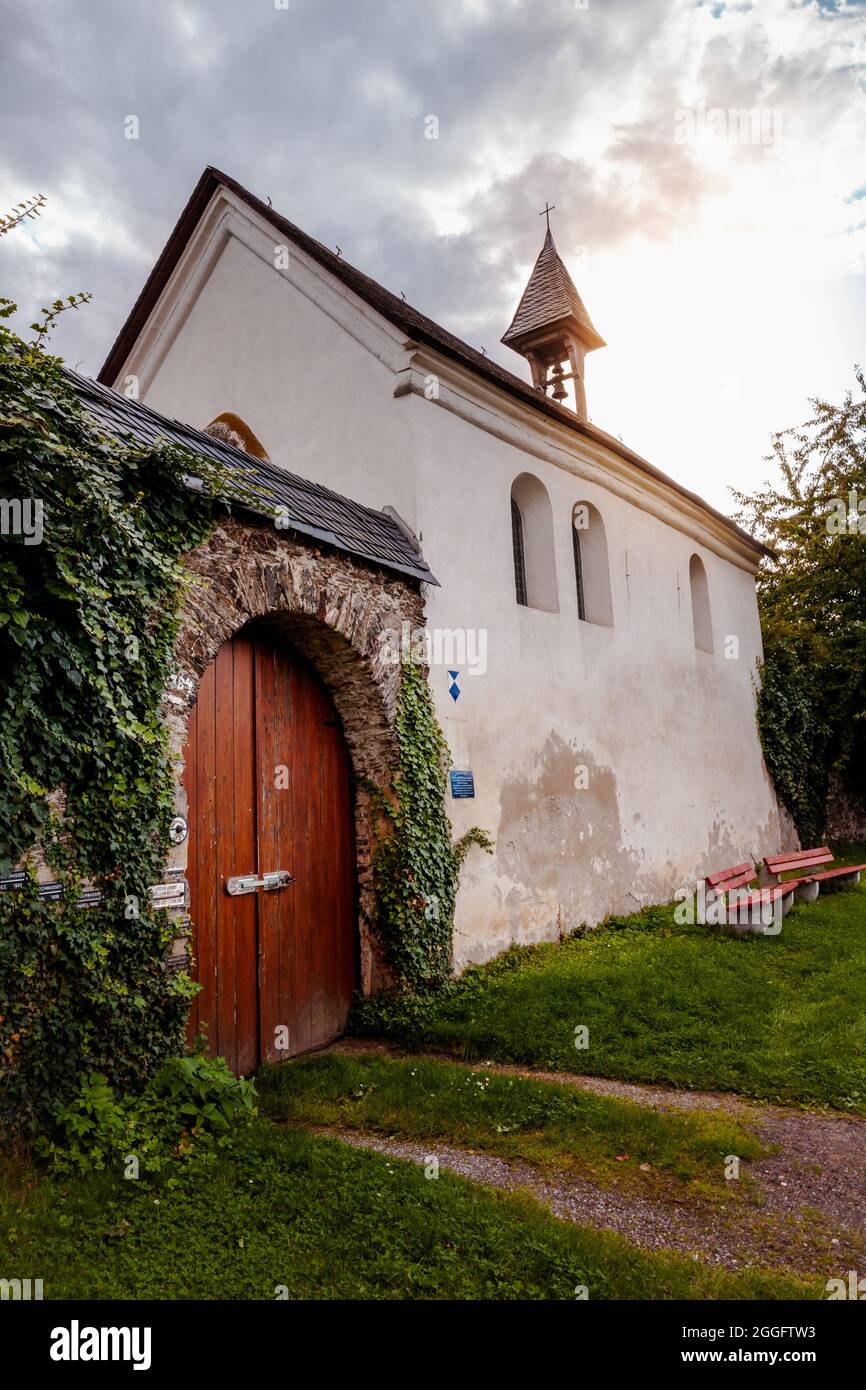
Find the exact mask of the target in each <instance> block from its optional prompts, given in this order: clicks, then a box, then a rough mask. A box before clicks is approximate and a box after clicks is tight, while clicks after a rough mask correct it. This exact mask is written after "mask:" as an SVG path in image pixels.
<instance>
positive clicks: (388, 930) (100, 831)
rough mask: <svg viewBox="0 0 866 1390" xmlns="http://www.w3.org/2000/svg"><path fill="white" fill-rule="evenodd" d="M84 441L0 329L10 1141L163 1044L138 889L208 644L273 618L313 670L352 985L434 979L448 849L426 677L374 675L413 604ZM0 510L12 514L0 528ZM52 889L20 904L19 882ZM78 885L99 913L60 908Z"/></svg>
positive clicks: (406, 593)
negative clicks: (331, 770)
mask: <svg viewBox="0 0 866 1390" xmlns="http://www.w3.org/2000/svg"><path fill="white" fill-rule="evenodd" d="M189 472H190V459H189V456H188V455H187V454H186V453H185V452H183V451H181V450H178V449H174V448H169V447H165V448H162V447H160V448H138V447H133V446H132V445H131V444H129V443H119V442H118V441H117V440H107V439H106V438H104V437H103V436H102V435H100V433H99V431H98V429H97V427H96V426H95V424H94V423H93V421H92V420H91V419H90V417H89V416H88V415H86V413H85V412H84V411H83V410H82V408H81V406H80V404H79V402H78V399H77V397H76V395H75V392H74V391H73V389H72V388H71V386H70V384H69V382H68V380H67V379H66V378H65V377H64V375H63V372H62V370H61V366H60V363H59V362H58V361H57V360H56V359H52V358H50V357H48V356H46V355H44V354H43V353H42V352H40V351H39V350H37V349H36V348H34V347H33V346H32V345H27V344H25V343H23V342H21V341H20V340H19V339H18V338H16V337H15V336H14V335H13V334H12V333H10V332H9V331H8V330H7V329H6V328H5V327H4V326H3V325H2V324H0V498H3V499H6V500H7V501H11V500H13V499H17V500H18V501H19V502H22V503H23V502H24V501H29V503H30V504H31V511H30V513H28V515H30V514H33V507H34V506H35V504H36V503H38V507H39V516H40V518H41V534H40V537H39V542H38V543H35V542H34V541H33V537H32V536H28V535H27V534H25V533H24V531H23V530H20V531H16V530H15V529H14V527H13V528H12V529H9V528H8V527H5V526H4V534H3V535H2V549H0V586H2V597H0V756H2V759H3V763H4V766H5V768H6V770H7V777H6V781H5V783H4V784H3V786H2V788H0V877H3V876H5V875H8V874H9V873H10V872H11V871H12V870H13V869H14V868H15V867H16V866H19V865H21V864H25V865H26V867H27V873H26V880H25V882H24V883H23V884H22V885H21V886H19V887H16V888H15V889H14V890H4V891H2V892H0V1123H2V1124H4V1125H7V1126H8V1127H9V1130H10V1132H11V1129H12V1127H13V1125H14V1128H15V1129H16V1130H19V1131H20V1130H21V1129H23V1130H25V1131H27V1130H29V1131H33V1130H35V1129H37V1128H39V1127H41V1126H43V1125H45V1124H46V1123H48V1122H49V1121H50V1120H51V1117H52V1116H53V1115H54V1114H55V1113H56V1111H57V1108H58V1107H59V1106H61V1105H63V1104H64V1103H65V1102H66V1101H68V1100H69V1098H70V1097H71V1096H72V1095H73V1094H74V1093H75V1091H76V1090H77V1088H78V1084H79V1079H80V1077H81V1076H82V1075H83V1074H85V1073H91V1072H94V1071H95V1072H99V1073H101V1074H102V1075H104V1076H106V1077H107V1078H108V1080H109V1081H110V1082H111V1083H112V1084H113V1085H114V1086H115V1087H117V1088H118V1089H119V1090H132V1089H136V1088H137V1087H139V1086H140V1085H141V1084H142V1083H143V1082H144V1081H145V1080H146V1079H147V1077H149V1076H150V1075H152V1074H153V1073H154V1071H155V1070H156V1069H157V1067H158V1066H159V1065H160V1063H161V1062H162V1061H163V1060H164V1059H165V1058H166V1057H167V1056H170V1055H172V1054H175V1053H177V1052H179V1051H180V1050H181V1048H182V1046H183V1041H184V1033H185V1025H186V1017H187V1010H188V1003H189V999H190V997H191V993H192V991H193V990H194V985H193V984H192V983H191V981H190V979H189V978H188V976H187V975H186V974H185V973H184V972H183V971H176V970H172V969H170V968H169V965H168V961H167V954H168V951H169V948H170V946H171V943H172V940H173V938H174V936H175V928H174V925H173V924H172V923H171V922H170V921H169V920H168V915H167V914H166V913H165V912H160V911H157V910H155V909H154V908H153V907H152V905H151V902H150V896H149V889H150V886H151V885H152V884H154V883H158V882H159V881H160V879H161V878H162V876H163V870H164V868H165V866H166V864H167V863H172V864H173V865H174V866H175V867H177V868H179V869H182V868H183V865H184V862H185V852H186V848H185V846H177V845H175V846H170V845H169V841H168V826H169V822H170V820H171V817H172V816H173V815H174V814H175V813H176V812H177V811H178V810H182V809H183V806H182V804H181V803H180V802H179V797H182V765H181V763H180V758H179V755H180V751H181V749H182V747H183V742H184V735H185V728H186V715H187V713H188V709H189V705H190V703H191V702H192V700H194V698H195V690H196V687H197V683H198V680H199V678H200V676H201V674H202V672H203V670H204V669H205V667H206V666H207V664H208V663H209V661H210V660H212V659H213V657H214V656H215V654H216V652H217V650H218V649H219V646H220V645H221V643H222V642H223V641H225V640H226V639H227V638H228V637H230V636H232V635H233V634H234V632H236V631H238V630H240V628H242V627H243V626H244V625H245V624H246V623H248V622H250V621H261V620H265V621H268V622H271V623H273V624H275V625H276V626H277V627H278V628H279V630H281V631H282V632H283V633H284V635H285V637H286V640H288V641H290V642H292V643H293V644H294V645H296V646H297V647H298V648H299V649H300V650H301V651H302V652H303V653H304V654H305V655H306V656H307V657H308V658H309V659H310V660H311V661H312V662H313V664H314V665H315V666H316V667H317V669H318V670H319V672H320V674H321V675H322V677H323V679H324V680H325V682H326V684H327V685H328V686H329V688H330V690H331V692H332V695H333V697H334V701H335V704H336V706H337V709H338V711H339V713H340V715H341V718H342V720H343V724H344V731H345V734H346V738H347V742H348V744H349V749H350V754H351V756H352V763H353V768H354V772H355V778H356V803H357V804H356V828H357V850H358V870H359V886H360V890H361V903H360V908H361V923H360V925H361V940H362V950H363V952H364V953H365V955H366V968H365V972H364V978H363V983H364V987H365V989H366V990H370V989H375V988H377V987H379V986H381V985H382V984H385V983H389V984H394V983H396V984H397V985H399V986H400V987H401V988H402V989H404V990H407V989H408V990H410V991H414V990H423V989H425V988H427V987H429V986H435V985H436V984H438V983H441V981H442V980H444V979H445V978H446V977H447V975H448V974H449V973H450V968H451V933H452V925H453V912H454V898H455V893H456V887H457V877H458V874H459V868H460V864H461V862H462V859H463V856H464V855H465V853H466V850H467V848H468V846H469V845H470V844H471V843H473V842H474V843H480V844H486V838H485V837H484V836H483V835H482V834H481V832H479V831H474V830H473V831H470V832H469V834H468V835H467V836H464V838H463V840H462V841H460V842H459V843H458V844H457V845H454V844H452V841H451V825H450V821H449V819H448V816H447V812H446V805H445V786H446V768H447V749H446V746H445V743H444V740H443V737H442V734H441V732H440V730H439V728H438V725H437V723H436V719H435V714H434V712H433V706H432V700H431V696H430V690H429V686H428V683H427V679H426V672H425V671H424V670H423V668H421V667H418V666H413V665H409V666H405V667H402V666H400V665H399V664H395V662H394V661H393V659H392V658H390V657H389V656H388V652H389V651H390V652H393V650H394V648H395V646H398V645H399V633H400V631H401V629H402V625H403V624H404V623H406V622H408V623H410V624H411V626H412V627H413V628H415V627H417V626H418V625H419V624H420V623H422V622H423V611H424V604H423V596H422V594H421V593H420V590H419V587H418V585H417V584H416V583H414V581H412V582H409V583H407V582H403V581H400V580H398V579H396V578H394V576H388V575H386V574H384V573H383V572H381V571H378V570H376V569H375V567H368V566H365V565H363V564H357V563H356V562H354V561H352V560H351V559H350V558H349V557H347V556H344V555H335V554H334V553H331V552H328V551H327V548H324V549H323V548H321V547H317V546H315V545H308V544H304V543H303V542H301V541H299V540H297V539H295V538H292V537H291V536H288V535H286V534H285V533H278V532H277V531H276V530H275V528H274V527H273V526H271V525H269V524H267V522H263V523H262V524H260V525H256V524H254V523H252V522H249V521H243V522H242V521H240V520H238V519H237V518H236V517H234V516H231V515H229V514H228V507H227V506H226V505H225V504H224V503H223V502H221V501H220V500H219V499H220V497H221V496H222V495H224V494H225V493H226V491H227V480H226V479H225V478H224V477H222V476H220V475H219V473H218V472H217V470H215V469H214V468H213V467H212V466H210V465H209V464H208V463H207V461H206V460H205V459H204V458H202V457H200V456H198V455H197V456H196V459H195V473H196V475H198V476H200V477H202V479H203V481H204V484H205V488H204V491H203V492H200V491H198V490H196V491H192V490H190V489H189V487H188V486H187V485H186V482H185V477H186V475H188V474H189ZM7 514H8V515H9V516H12V517H13V519H14V517H15V516H17V515H23V512H20V513H16V512H15V510H14V508H11V509H10V508H7V509H6V512H4V516H6V515H7ZM46 879H51V880H56V881H58V882H59V883H60V885H61V892H60V899H59V901H46V900H45V899H44V898H43V897H40V895H39V892H38V885H39V881H43V882H44V881H45V880H46ZM83 884H88V885H89V884H93V885H95V886H96V887H98V888H99V889H100V890H101V891H102V893H103V895H104V896H103V901H102V903H101V904H100V905H99V906H98V907H85V906H81V905H79V902H78V898H79V894H80V891H81V887H82V885H83Z"/></svg>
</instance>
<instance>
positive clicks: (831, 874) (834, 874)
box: [812, 864, 866, 883]
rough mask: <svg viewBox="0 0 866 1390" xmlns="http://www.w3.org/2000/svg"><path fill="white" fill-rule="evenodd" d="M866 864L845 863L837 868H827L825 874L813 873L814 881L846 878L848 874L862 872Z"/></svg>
mask: <svg viewBox="0 0 866 1390" xmlns="http://www.w3.org/2000/svg"><path fill="white" fill-rule="evenodd" d="M864 869H866V864H843V865H841V867H839V868H836V869H827V870H826V871H825V872H824V873H823V874H812V880H813V882H818V883H820V882H821V881H822V879H825V878H844V877H845V875H846V874H856V873H861V872H862V871H863V870H864Z"/></svg>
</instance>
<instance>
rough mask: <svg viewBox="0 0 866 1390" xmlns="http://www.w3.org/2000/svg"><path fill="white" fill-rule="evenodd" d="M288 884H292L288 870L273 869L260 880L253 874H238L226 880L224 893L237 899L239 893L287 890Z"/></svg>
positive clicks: (292, 880)
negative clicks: (258, 889)
mask: <svg viewBox="0 0 866 1390" xmlns="http://www.w3.org/2000/svg"><path fill="white" fill-rule="evenodd" d="M290 883H294V878H293V877H292V875H291V874H290V873H289V871H288V869H274V870H272V872H271V873H269V874H262V876H261V878H257V877H256V875H255V874H238V875H237V876H236V877H235V878H229V879H227V880H226V892H227V893H229V894H230V895H231V897H233V898H237V897H240V895H241V893H254V892H255V891H256V889H257V888H264V889H265V891H266V892H269V893H272V892H274V890H275V889H277V888H288V886H289V884H290Z"/></svg>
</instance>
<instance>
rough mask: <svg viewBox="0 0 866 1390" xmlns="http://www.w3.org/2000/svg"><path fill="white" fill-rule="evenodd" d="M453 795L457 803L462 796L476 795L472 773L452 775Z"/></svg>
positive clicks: (454, 773) (453, 773)
mask: <svg viewBox="0 0 866 1390" xmlns="http://www.w3.org/2000/svg"><path fill="white" fill-rule="evenodd" d="M451 795H452V796H453V797H454V799H455V801H456V800H457V799H458V797H461V796H474V795H475V778H474V777H473V775H472V773H471V772H452V773H451Z"/></svg>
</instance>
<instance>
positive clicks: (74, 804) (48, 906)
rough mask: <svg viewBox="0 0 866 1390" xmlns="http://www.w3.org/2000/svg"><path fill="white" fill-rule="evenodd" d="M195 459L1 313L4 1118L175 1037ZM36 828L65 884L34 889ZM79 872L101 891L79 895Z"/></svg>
mask: <svg viewBox="0 0 866 1390" xmlns="http://www.w3.org/2000/svg"><path fill="white" fill-rule="evenodd" d="M3 316H4V317H6V316H8V309H7V311H6V313H5V314H4V315H3ZM188 471H189V458H188V456H187V455H185V454H183V453H181V452H180V451H179V450H176V449H171V448H155V449H141V448H133V447H128V446H124V445H119V444H118V443H117V441H106V440H105V439H104V438H103V437H101V436H100V434H99V432H98V430H97V428H96V427H95V425H94V424H93V422H92V421H91V419H90V418H89V417H88V416H87V415H86V414H85V413H84V412H83V410H82V409H81V407H80V405H79V402H78V400H77V397H76V396H75V393H74V392H73V390H72V389H71V388H70V385H69V383H68V381H67V380H66V378H65V377H64V376H63V373H62V371H61V368H60V364H59V362H58V361H57V360H56V359H53V358H51V357H48V356H46V355H44V354H43V353H41V352H40V351H38V350H37V349H36V348H34V347H33V346H30V345H27V344H25V343H23V342H22V341H21V340H20V339H18V338H17V337H16V336H15V335H14V334H12V333H11V332H10V331H8V329H7V327H6V326H5V324H0V498H2V499H4V501H5V502H6V504H7V505H6V507H5V508H4V525H3V534H2V538H0V762H2V765H3V771H4V776H3V779H2V782H0V876H5V875H8V873H9V872H10V871H11V870H12V869H13V867H14V866H15V865H17V864H20V863H22V862H27V863H28V864H29V869H28V877H27V881H26V883H25V884H24V886H23V887H22V888H21V889H19V890H17V891H4V892H2V893H0V1125H7V1124H9V1123H10V1121H11V1120H12V1118H13V1115H14V1118H15V1122H16V1125H17V1126H18V1127H19V1128H24V1129H33V1128H35V1127H36V1126H38V1125H40V1124H41V1123H42V1122H43V1121H45V1120H46V1119H47V1117H48V1116H49V1115H50V1114H51V1113H52V1112H53V1110H54V1108H55V1106H56V1105H57V1104H58V1102H60V1101H62V1100H64V1099H65V1098H67V1097H68V1096H69V1095H70V1094H71V1093H72V1092H73V1091H74V1090H75V1088H76V1085H77V1082H78V1078H79V1077H80V1075H81V1074H82V1072H84V1071H86V1070H98V1071H100V1072H102V1073H103V1074H104V1075H105V1076H107V1077H108V1078H109V1079H110V1080H111V1081H112V1082H113V1083H116V1084H117V1085H118V1086H119V1087H121V1088H126V1087H130V1086H135V1085H136V1084H137V1083H139V1082H140V1081H141V1080H142V1079H143V1078H144V1077H146V1076H147V1075H149V1074H150V1073H151V1072H152V1071H153V1070H154V1069H155V1067H156V1066H157V1065H158V1064H159V1063H160V1062H161V1060H162V1059H163V1058H164V1057H166V1056H167V1055H169V1054H170V1053H172V1052H175V1051H177V1050H178V1048H179V1047H180V1045H181V1041H182V1037H183V1031H184V1025H185V1018H186V1011H187V1001H188V998H189V993H190V989H191V985H190V983H189V981H188V979H186V978H185V977H184V976H183V975H178V974H173V973H171V972H169V971H168V970H167V967H166V962H165V955H166V947H167V944H168V932H167V928H166V925H165V922H164V917H163V915H162V914H160V913H159V912H155V911H154V910H153V909H152V908H151V906H150V902H149V895H148V890H149V887H150V885H151V884H153V883H155V882H158V880H159V876H160V871H161V865H162V862H163V859H164V856H165V851H166V845H167V827H168V823H169V820H170V817H171V815H172V813H173V779H172V775H171V769H170V766H169V761H168V756H167V738H166V731H165V727H164V725H163V723H162V721H161V719H160V703H161V699H162V694H163V688H164V686H165V683H166V680H167V678H168V674H169V670H170V667H171V662H172V651H173V646H174V639H175V632H176V626H177V616H176V615H177V612H178V608H179V605H180V600H181V595H182V592H183V588H184V584H185V578H184V570H183V567H182V564H181V556H182V555H183V554H184V553H185V552H187V551H188V550H190V549H191V548H193V547H194V546H196V545H198V544H199V543H200V542H201V541H202V540H203V539H204V538H205V536H206V535H207V534H208V531H209V530H210V528H211V526H212V524H213V521H214V516H215V511H216V509H217V506H218V504H217V503H215V502H214V501H212V500H209V499H208V496H206V495H203V494H202V493H198V492H192V491H190V490H189V489H188V488H187V487H186V486H185V485H184V481H183V478H184V474H185V473H188ZM196 471H197V472H198V473H199V474H202V473H204V476H205V479H206V482H207V486H208V491H209V493H210V495H211V496H217V495H218V494H219V491H220V486H221V483H220V479H219V478H218V477H217V476H216V474H215V472H214V471H213V470H210V469H208V468H207V466H206V464H205V461H204V460H199V461H198V466H197V469H196ZM15 503H18V504H19V505H18V507H16V506H15V505H14V504H15ZM24 516H27V517H29V518H30V520H31V522H32V521H33V520H34V518H36V517H38V518H39V529H40V532H41V534H40V535H39V539H38V541H37V540H36V539H35V530H34V527H33V526H32V525H31V526H30V527H29V528H28V531H29V534H25V530H24V528H23V527H21V526H20V525H19V524H18V522H19V518H22V517H24ZM36 842H38V843H39V844H40V845H41V853H42V855H43V856H44V867H43V868H42V870H41V877H42V878H43V879H45V878H50V879H54V880H57V881H59V882H60V883H61V885H62V897H61V900H60V901H59V902H47V901H45V900H43V899H40V897H39V896H38V894H37V885H36V877H37V869H38V867H39V866H38V864H37V862H35V861H34V859H33V857H32V849H33V846H34V843H36ZM27 856H30V858H29V859H28V858H27ZM84 881H86V882H90V883H94V884H97V885H98V886H99V887H100V888H102V890H103V892H104V894H105V901H104V903H103V905H102V906H101V907H99V908H98V909H93V908H81V907H78V906H77V905H76V900H77V897H78V894H79V889H80V885H81V884H82V882H84Z"/></svg>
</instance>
